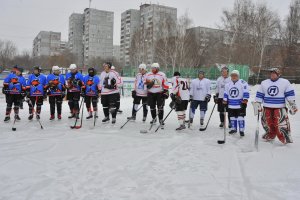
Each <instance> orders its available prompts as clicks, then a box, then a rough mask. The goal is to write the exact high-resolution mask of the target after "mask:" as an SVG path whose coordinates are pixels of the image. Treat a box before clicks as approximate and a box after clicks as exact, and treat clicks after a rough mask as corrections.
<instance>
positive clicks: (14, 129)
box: [11, 117, 17, 131]
mask: <svg viewBox="0 0 300 200" xmlns="http://www.w3.org/2000/svg"><path fill="white" fill-rule="evenodd" d="M16 121H17V118H16V117H15V120H14V123H13V125H12V128H11V130H12V131H16V130H17V128H16V127H15V124H16Z"/></svg>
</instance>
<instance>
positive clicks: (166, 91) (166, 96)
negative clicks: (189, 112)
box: [162, 90, 169, 99]
mask: <svg viewBox="0 0 300 200" xmlns="http://www.w3.org/2000/svg"><path fill="white" fill-rule="evenodd" d="M162 95H163V98H164V99H168V98H169V90H164V92H163V93H162Z"/></svg>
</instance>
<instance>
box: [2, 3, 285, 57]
mask: <svg viewBox="0 0 300 200" xmlns="http://www.w3.org/2000/svg"><path fill="white" fill-rule="evenodd" d="M253 1H254V0H253ZM257 1H259V2H263V1H264V0H257ZM150 2H151V3H159V4H162V5H167V6H172V7H176V8H177V9H178V16H181V15H182V14H184V12H185V11H188V13H189V15H190V17H191V18H192V19H193V24H194V26H207V27H212V28H214V27H216V25H217V24H220V16H221V14H222V10H223V9H224V8H232V7H233V2H234V0H155V1H140V0H92V6H91V7H92V8H97V9H100V10H108V11H113V12H114V16H115V21H114V44H119V43H120V26H121V25H120V24H121V22H120V21H121V13H122V12H124V11H125V10H127V9H138V8H139V6H140V5H141V3H150ZM265 2H267V4H268V5H269V6H270V7H271V8H272V9H273V10H274V11H276V12H278V14H279V16H280V17H281V18H282V19H283V18H285V16H286V15H287V14H288V7H289V4H290V2H291V0H265ZM88 5H89V0H0V39H7V40H12V41H13V42H15V44H16V45H17V47H18V49H19V52H21V51H22V50H30V51H31V48H32V41H33V39H34V37H35V36H36V35H37V34H38V33H39V31H41V30H44V31H57V32H62V40H66V41H67V39H68V20H69V16H70V15H71V14H72V13H73V12H76V13H83V10H84V9H85V8H86V7H88Z"/></svg>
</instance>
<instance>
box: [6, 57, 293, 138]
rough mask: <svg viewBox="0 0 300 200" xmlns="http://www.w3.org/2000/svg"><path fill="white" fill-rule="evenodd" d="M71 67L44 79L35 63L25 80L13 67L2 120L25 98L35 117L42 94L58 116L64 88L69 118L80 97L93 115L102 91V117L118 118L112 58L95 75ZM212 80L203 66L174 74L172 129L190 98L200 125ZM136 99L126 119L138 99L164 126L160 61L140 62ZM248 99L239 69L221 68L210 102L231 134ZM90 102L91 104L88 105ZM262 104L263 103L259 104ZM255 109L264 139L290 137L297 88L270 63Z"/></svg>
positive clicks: (240, 122) (117, 81) (240, 124)
mask: <svg viewBox="0 0 300 200" xmlns="http://www.w3.org/2000/svg"><path fill="white" fill-rule="evenodd" d="M70 70H71V72H70V73H68V74H67V75H66V78H65V79H66V81H65V80H64V76H63V75H60V74H59V73H60V70H59V68H58V67H53V73H52V74H50V75H49V76H48V77H47V78H46V77H45V76H44V75H42V74H41V73H40V72H41V69H40V68H38V67H35V68H34V70H33V74H31V75H30V76H29V79H28V81H27V83H26V81H25V79H24V77H22V69H21V68H14V70H13V73H11V74H10V75H8V77H7V78H6V79H5V81H4V87H3V92H4V93H5V94H6V101H7V110H6V117H5V121H8V120H9V119H10V118H9V116H10V112H11V110H12V105H13V104H14V106H15V107H14V111H15V118H16V119H19V116H18V112H19V106H20V102H21V101H20V99H22V97H24V96H27V97H28V104H29V119H32V118H33V114H34V113H33V111H34V108H33V107H34V105H35V104H37V107H36V115H37V116H36V117H37V118H39V114H40V111H41V106H42V104H43V96H45V94H48V96H49V102H50V107H51V109H50V110H51V117H50V119H54V113H55V104H56V106H57V112H58V119H61V103H62V99H63V98H64V96H65V90H67V100H68V101H69V102H68V103H69V107H70V110H71V112H72V115H71V116H70V118H78V116H79V107H80V105H79V100H80V96H83V97H84V100H85V103H86V107H87V109H88V111H89V113H90V115H89V116H88V118H91V117H92V114H93V113H92V111H94V114H95V116H97V110H98V108H97V103H98V97H99V94H101V103H102V105H103V112H104V115H105V118H104V119H103V122H107V121H109V120H110V117H109V115H110V114H111V115H112V123H115V122H116V113H117V110H118V109H119V105H120V92H119V86H120V85H121V84H122V79H121V77H120V76H119V74H118V73H117V72H116V71H114V70H113V69H112V65H111V63H105V64H104V71H103V72H102V73H101V75H100V78H99V77H98V76H96V72H95V69H93V68H90V69H89V70H88V75H87V76H86V77H83V76H82V75H81V74H80V73H79V72H78V70H77V67H76V65H74V64H72V65H71V66H70ZM210 85H211V83H210V80H208V79H206V78H205V74H204V72H203V71H199V73H198V78H197V79H194V80H192V81H191V83H190V84H189V81H188V80H186V79H184V78H182V77H180V73H179V72H175V73H174V77H173V78H172V88H171V94H170V96H171V99H172V105H171V107H172V108H174V109H175V110H176V112H177V115H178V120H179V123H180V126H179V127H178V128H177V129H176V130H182V129H185V128H186V127H185V122H186V121H185V118H186V110H187V108H188V102H191V103H190V108H189V109H190V112H189V120H188V121H189V123H193V118H194V115H195V112H196V109H197V107H198V106H199V108H200V125H201V126H203V125H204V118H205V113H206V111H207V105H208V102H209V101H210V99H211V92H210ZM132 97H133V98H134V102H133V109H132V116H131V117H130V118H128V119H129V120H135V118H136V112H137V110H138V109H139V108H138V106H139V104H140V102H142V104H143V105H142V108H143V121H146V117H147V113H148V106H149V107H150V111H151V116H152V120H151V123H156V121H157V118H158V120H159V123H161V127H163V125H164V124H163V117H164V105H165V100H166V99H168V97H169V86H168V83H167V77H166V75H165V74H164V73H163V72H160V67H159V64H158V63H154V64H152V66H151V71H150V72H147V69H146V65H144V64H141V65H140V66H139V73H138V74H137V76H136V80H135V84H134V90H133V91H132ZM248 99H249V88H248V84H247V82H246V81H244V80H241V79H240V77H239V71H237V70H233V71H232V72H231V73H230V76H229V69H228V68H227V67H224V68H222V70H221V76H220V77H219V78H218V80H217V89H216V95H215V96H214V102H215V103H216V104H217V105H218V111H219V113H220V121H221V124H220V127H223V126H224V125H226V124H224V122H225V117H224V116H225V112H228V120H229V122H230V123H229V128H231V130H230V134H234V133H237V131H238V130H239V133H240V135H241V136H244V130H245V119H244V117H245V116H246V108H247V104H248ZM91 104H92V105H93V108H91ZM262 104H263V105H262ZM254 105H255V108H256V112H262V120H261V121H262V126H263V127H264V129H265V131H266V134H264V136H263V138H264V139H266V140H273V139H274V138H275V137H276V136H277V137H278V138H279V139H280V140H281V141H282V142H283V143H290V142H292V139H291V135H290V124H289V119H288V113H287V109H286V105H288V107H289V108H290V112H291V114H295V113H296V112H297V106H296V103H295V92H294V89H293V88H292V86H291V84H290V82H289V81H288V80H286V79H284V78H281V73H280V70H279V69H277V68H274V69H272V70H270V78H269V79H267V80H265V81H263V82H262V84H261V86H260V89H259V90H258V91H257V94H256V102H255V104H254Z"/></svg>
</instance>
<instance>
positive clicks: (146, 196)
mask: <svg viewBox="0 0 300 200" xmlns="http://www.w3.org/2000/svg"><path fill="white" fill-rule="evenodd" d="M296 88H297V92H296V93H297V94H300V86H299V85H296ZM255 91H256V89H255V88H252V89H251V98H253V97H254V96H255ZM250 101H251V100H250ZM297 103H298V105H299V106H300V101H299V98H298V100H297ZM167 105H168V103H167ZM212 107H213V103H212V102H211V103H210V104H209V110H208V114H210V112H211V109H212ZM100 108H101V106H100ZM121 108H122V109H123V110H124V113H123V114H121V115H118V116H117V124H116V125H114V126H112V125H111V124H101V123H100V120H101V119H102V117H103V114H102V112H100V116H99V117H100V118H99V120H98V122H97V125H96V127H95V128H93V121H92V120H91V121H87V120H85V118H84V120H83V128H82V129H80V130H71V129H70V126H71V125H73V123H74V121H73V120H68V119H67V116H68V114H69V113H68V106H67V103H66V102H64V106H63V112H64V113H63V120H62V121H58V120H55V121H54V122H50V121H49V119H48V118H49V104H48V103H47V102H45V104H44V106H43V110H42V119H41V121H42V123H43V125H44V128H45V129H44V130H40V127H39V124H38V122H37V121H32V122H28V121H27V116H28V113H27V112H28V107H27V105H25V106H24V110H21V115H20V116H21V118H22V120H21V122H18V123H17V126H16V127H17V131H16V132H12V131H11V125H12V123H9V124H4V123H3V121H2V119H1V121H0V126H1V132H0V199H1V200H2V199H3V200H24V199H29V200H54V199H56V200H68V199H69V200H121V199H122V200H183V199H186V200H199V199H205V200H206V199H208V200H221V199H222V200H224V199H225V200H241V199H243V200H253V199H255V200H256V199H257V200H261V199H264V200H277V199H278V200H279V199H280V200H282V199H285V200H286V199H291V200H295V199H299V195H300V190H299V188H300V171H299V170H298V168H299V164H300V160H299V156H300V135H299V131H297V130H299V129H300V117H299V114H297V115H296V116H292V117H290V119H291V126H292V129H293V132H292V135H293V139H294V144H289V145H286V146H283V145H281V144H280V142H278V140H276V141H274V142H273V143H266V142H263V141H262V140H260V141H259V147H260V151H259V152H255V151H254V133H255V126H256V118H255V117H254V116H253V110H252V108H251V105H250V104H249V107H248V110H247V112H248V114H247V117H246V136H245V138H243V139H240V138H239V136H238V135H235V136H228V137H227V142H226V144H224V145H219V144H217V140H219V139H222V137H223V130H222V129H219V128H218V125H219V117H218V113H217V112H216V111H215V112H214V114H213V116H212V120H211V123H210V125H209V127H208V129H207V131H205V132H199V131H198V129H199V112H198V113H197V114H196V117H195V120H194V121H195V122H196V123H195V125H194V127H193V130H185V131H182V132H176V131H174V130H175V128H177V127H178V123H177V119H176V115H175V113H172V114H171V116H170V119H168V120H167V121H166V126H165V130H159V132H158V133H156V134H154V133H149V134H140V133H139V132H140V130H141V129H147V128H149V121H150V117H149V116H150V115H149V116H148V119H147V122H146V123H142V122H141V121H142V120H141V118H142V113H138V117H137V121H136V122H130V123H128V124H127V125H126V126H125V127H124V129H122V130H120V126H121V125H122V124H123V123H125V122H126V117H127V116H129V115H130V114H131V108H132V99H131V98H123V99H122V101H121ZM169 110H170V108H169V107H168V106H166V107H165V113H167V112H169ZM4 112H5V100H4V98H3V96H2V97H1V98H0V113H2V115H1V117H3V118H4ZM84 113H85V116H86V114H87V113H86V112H84ZM165 115H166V114H165ZM207 118H208V117H206V120H207ZM260 133H261V134H262V133H263V130H262V128H260Z"/></svg>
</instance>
